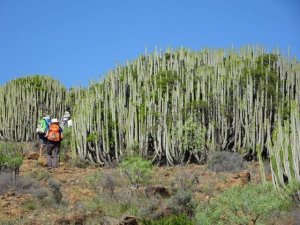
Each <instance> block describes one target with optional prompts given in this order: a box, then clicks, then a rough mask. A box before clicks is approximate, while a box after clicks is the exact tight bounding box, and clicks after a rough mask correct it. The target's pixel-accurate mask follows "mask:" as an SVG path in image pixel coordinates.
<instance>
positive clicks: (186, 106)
mask: <svg viewBox="0 0 300 225" xmlns="http://www.w3.org/2000/svg"><path fill="white" fill-rule="evenodd" d="M299 73H300V69H299V63H297V61H296V60H292V59H289V58H286V57H281V56H280V54H279V52H274V53H271V54H270V53H265V52H264V49H263V48H254V47H247V48H244V49H240V50H239V51H237V50H234V49H229V50H203V51H200V52H192V51H190V50H187V49H179V50H176V51H173V50H167V51H166V52H164V53H163V52H155V53H154V54H151V55H142V56H140V57H139V58H138V59H137V60H135V61H134V62H131V63H128V64H127V65H126V66H123V67H118V68H116V69H115V70H113V71H111V72H110V73H109V74H108V75H107V77H106V78H105V80H104V81H102V82H99V83H96V84H93V85H91V86H90V87H89V89H88V90H87V91H86V92H85V93H84V97H82V98H81V100H80V103H79V104H76V107H75V113H74V116H75V117H74V129H73V137H74V139H73V149H74V151H75V152H76V153H77V154H78V155H79V157H80V158H81V159H83V160H88V161H91V162H93V163H96V164H104V163H109V162H111V161H113V160H116V161H119V160H120V159H121V158H122V157H123V156H125V155H130V154H134V153H137V152H138V153H139V154H140V155H143V156H145V157H148V158H151V159H152V160H153V161H154V162H158V163H166V164H169V165H173V164H176V163H182V162H190V161H194V162H198V163H203V162H204V161H205V159H206V152H207V150H210V151H212V150H230V151H234V152H240V153H242V154H243V155H244V156H245V157H246V158H249V159H251V158H253V157H256V153H257V151H259V152H261V153H263V154H268V153H269V151H271V146H273V145H274V141H275V140H273V141H272V143H273V144H268V143H269V142H268V138H269V139H270V136H272V135H273V133H274V130H276V129H275V127H276V124H278V123H280V121H284V120H286V121H291V119H292V118H296V117H297V116H296V115H294V114H293V113H292V108H293V107H294V108H295V110H296V111H297V110H298V111H299V100H300V93H299V87H300V79H299V78H300V75H299ZM292 105H293V107H292ZM279 118H280V120H279ZM297 118H298V119H299V116H298V117H297ZM195 125H196V126H195ZM295 126H298V127H299V124H296V125H295ZM195 127H196V128H197V129H195ZM191 129H194V130H193V132H194V133H197V135H196V136H195V135H194V136H193V135H187V133H188V132H190V131H191ZM186 138H189V140H187V139H186ZM193 140H195V141H194V143H193V144H191V145H189V147H188V146H184V143H192V141H193ZM295 141H296V143H297V144H299V138H298V139H295ZM272 149H273V148H272ZM298 154H299V153H298Z"/></svg>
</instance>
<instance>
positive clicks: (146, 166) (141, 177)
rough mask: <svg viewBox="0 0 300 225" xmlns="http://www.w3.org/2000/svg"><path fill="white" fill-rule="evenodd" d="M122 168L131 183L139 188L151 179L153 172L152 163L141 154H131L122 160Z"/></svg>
mask: <svg viewBox="0 0 300 225" xmlns="http://www.w3.org/2000/svg"><path fill="white" fill-rule="evenodd" d="M120 169H121V171H122V172H123V173H124V174H126V176H127V177H128V179H129V180H130V183H131V184H132V185H134V186H135V187H136V189H138V188H139V187H140V185H141V184H144V183H146V182H147V181H149V179H150V177H151V173H152V163H151V161H149V160H145V159H143V158H142V157H140V156H131V157H128V158H126V159H125V160H123V161H122V162H121V164H120Z"/></svg>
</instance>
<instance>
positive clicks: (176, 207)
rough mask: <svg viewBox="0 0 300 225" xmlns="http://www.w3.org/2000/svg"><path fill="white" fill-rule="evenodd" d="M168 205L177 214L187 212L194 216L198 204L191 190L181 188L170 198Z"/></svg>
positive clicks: (186, 213)
mask: <svg viewBox="0 0 300 225" xmlns="http://www.w3.org/2000/svg"><path fill="white" fill-rule="evenodd" d="M167 207H168V209H170V210H171V212H172V213H173V214H175V215H178V214H185V215H188V216H191V217H192V216H193V215H194V213H195V209H196V207H197V204H196V202H195V201H194V200H193V195H192V193H191V192H190V191H184V190H179V191H177V192H176V193H175V195H174V196H172V197H171V198H170V199H169V202H168V205H167Z"/></svg>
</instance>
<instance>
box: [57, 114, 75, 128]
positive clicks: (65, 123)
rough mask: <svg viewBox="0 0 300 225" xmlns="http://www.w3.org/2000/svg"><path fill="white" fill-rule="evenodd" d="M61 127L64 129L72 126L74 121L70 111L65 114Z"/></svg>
mask: <svg viewBox="0 0 300 225" xmlns="http://www.w3.org/2000/svg"><path fill="white" fill-rule="evenodd" d="M60 126H61V127H62V128H65V127H71V126H72V120H71V115H70V112H69V111H65V114H64V115H63V118H62V119H61V122H60Z"/></svg>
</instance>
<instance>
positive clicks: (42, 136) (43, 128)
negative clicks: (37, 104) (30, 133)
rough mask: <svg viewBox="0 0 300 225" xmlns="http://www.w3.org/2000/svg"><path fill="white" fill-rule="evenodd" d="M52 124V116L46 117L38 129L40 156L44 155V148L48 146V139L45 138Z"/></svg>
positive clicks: (40, 121) (40, 122) (41, 120)
mask: <svg viewBox="0 0 300 225" xmlns="http://www.w3.org/2000/svg"><path fill="white" fill-rule="evenodd" d="M50 122H51V120H50V116H49V115H46V116H44V117H43V118H42V119H40V120H39V123H38V126H37V128H36V133H37V135H38V142H39V153H40V156H41V155H42V151H43V148H44V146H46V144H47V138H46V137H45V135H46V133H47V131H48V129H49V126H50Z"/></svg>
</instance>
